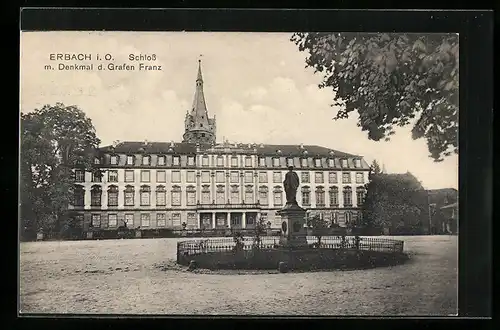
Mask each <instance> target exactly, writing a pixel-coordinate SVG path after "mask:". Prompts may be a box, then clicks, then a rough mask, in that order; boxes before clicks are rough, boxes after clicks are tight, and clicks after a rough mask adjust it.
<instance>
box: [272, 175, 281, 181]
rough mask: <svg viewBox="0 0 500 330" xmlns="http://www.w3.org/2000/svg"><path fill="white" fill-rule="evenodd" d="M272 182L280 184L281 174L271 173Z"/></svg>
mask: <svg viewBox="0 0 500 330" xmlns="http://www.w3.org/2000/svg"><path fill="white" fill-rule="evenodd" d="M273 182H274V183H281V172H273Z"/></svg>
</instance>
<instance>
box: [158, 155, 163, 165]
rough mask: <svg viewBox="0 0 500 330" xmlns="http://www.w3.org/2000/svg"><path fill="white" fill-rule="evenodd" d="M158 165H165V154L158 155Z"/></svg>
mask: <svg viewBox="0 0 500 330" xmlns="http://www.w3.org/2000/svg"><path fill="white" fill-rule="evenodd" d="M158 165H159V166H164V165H165V156H158Z"/></svg>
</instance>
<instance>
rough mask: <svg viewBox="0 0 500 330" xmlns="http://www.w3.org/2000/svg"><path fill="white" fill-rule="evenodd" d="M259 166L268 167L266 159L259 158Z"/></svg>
mask: <svg viewBox="0 0 500 330" xmlns="http://www.w3.org/2000/svg"><path fill="white" fill-rule="evenodd" d="M259 166H260V167H266V159H265V158H264V157H260V158H259Z"/></svg>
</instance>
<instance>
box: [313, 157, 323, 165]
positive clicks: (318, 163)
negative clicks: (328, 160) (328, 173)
mask: <svg viewBox="0 0 500 330" xmlns="http://www.w3.org/2000/svg"><path fill="white" fill-rule="evenodd" d="M314 165H315V166H316V167H321V159H320V158H316V159H315V160H314Z"/></svg>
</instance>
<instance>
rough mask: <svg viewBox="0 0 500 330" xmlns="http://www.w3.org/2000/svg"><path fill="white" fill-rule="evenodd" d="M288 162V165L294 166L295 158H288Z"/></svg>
mask: <svg viewBox="0 0 500 330" xmlns="http://www.w3.org/2000/svg"><path fill="white" fill-rule="evenodd" d="M286 164H287V166H293V158H288V159H287V160H286Z"/></svg>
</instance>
